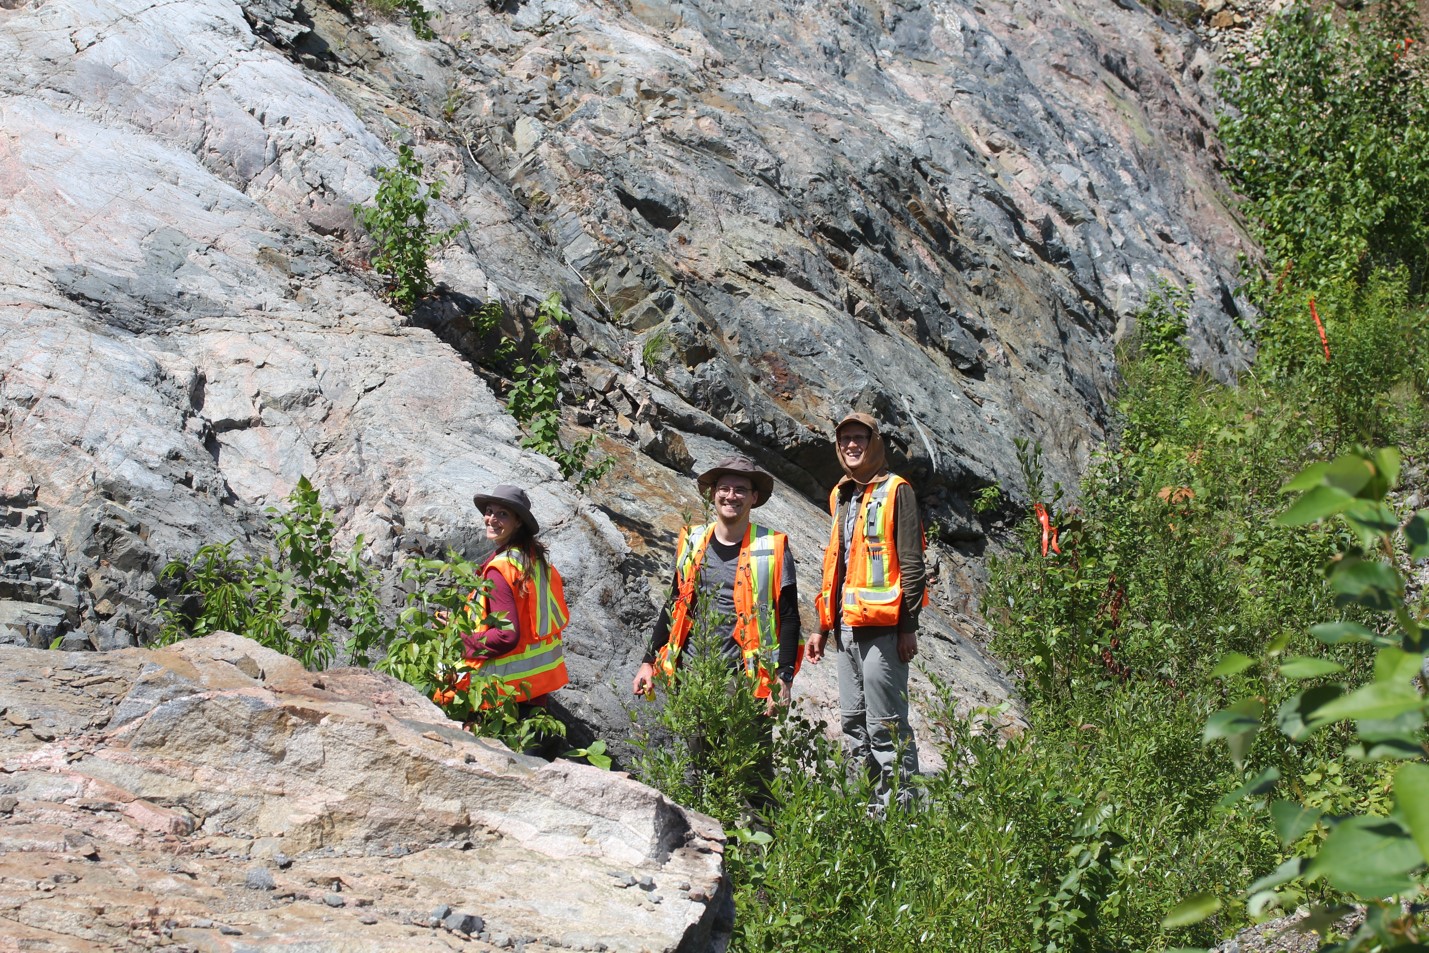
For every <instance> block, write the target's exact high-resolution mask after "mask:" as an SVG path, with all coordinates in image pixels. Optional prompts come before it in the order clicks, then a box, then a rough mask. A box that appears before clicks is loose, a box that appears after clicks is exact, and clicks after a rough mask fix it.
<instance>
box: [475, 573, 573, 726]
mask: <svg viewBox="0 0 1429 953" xmlns="http://www.w3.org/2000/svg"><path fill="white" fill-rule="evenodd" d="M526 562H527V559H526V554H525V553H523V552H522V551H521V550H519V549H516V548H515V547H512V548H510V549H506V550H503V551H502V552H500V553H497V554H496V555H495V556H493V557H491V559H490V560H488V561H487V563H486V566H483V567H482V572H483V573H485V572H486V570H487V568H490V567H495V568H496V570H497V572H499V573H501V578H503V579H505V580H506V582H507V584H508V585H510V586H511V591H512V592H514V593H515V594H516V617H517V620H518V623H519V626H520V630H521V637H520V639H519V640H518V641H517V643H516V647H515V648H513V649H512V650H511V651H510V652H507V653H506V654H505V655H498V656H496V657H494V658H488V659H470V660H468V661H467V663H466V664H467V665H468V666H470V667H471V668H473V669H475V670H476V671H477V672H479V673H480V674H482V675H495V676H496V677H497V678H499V679H501V681H502V683H503V684H504V685H505V693H506V694H509V695H514V696H515V698H516V700H517V701H518V702H524V701H529V700H530V699H532V698H538V697H540V696H541V695H545V694H546V693H548V692H553V691H555V690H556V689H558V688H560V687H561V686H562V685H564V684H566V682H568V681H570V678H569V676H567V674H566V654H565V649H564V647H563V646H562V645H561V630H562V629H564V628H565V627H566V623H567V621H569V619H570V611H569V610H568V609H567V608H566V591H565V585H564V584H563V583H562V581H561V574H560V573H559V572H557V571H556V567H555V566H552V565H550V564H549V563H547V562H546V561H545V560H537V561H536V565H535V568H534V569H533V570H531V571H529V572H528V571H527V569H526ZM472 596H473V598H472V601H471V605H470V606H469V607H468V611H469V612H471V614H472V618H474V619H476V620H477V621H478V622H479V621H480V620H482V619H484V618H486V615H487V612H488V605H487V597H486V593H485V592H473V593H472Z"/></svg>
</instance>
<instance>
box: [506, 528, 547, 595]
mask: <svg viewBox="0 0 1429 953" xmlns="http://www.w3.org/2000/svg"><path fill="white" fill-rule="evenodd" d="M505 548H506V549H519V550H521V553H522V554H523V555H524V556H525V557H526V565H525V566H524V567H522V569H521V583H522V586H523V587H524V586H525V583H526V580H527V579H528V578H530V575H531V570H532V569H533V568H535V566H536V563H537V562H543V563H544V562H546V544H545V543H542V542H541V541H540V540H539V539H537V538H536V534H535V533H533V532H531V527H529V526H527V525H526V524H525V523H524V522H523V523H520V524H519V525H518V526H517V527H516V532H515V533H512V534H511V539H510V540H508V541H507V543H506V546H505Z"/></svg>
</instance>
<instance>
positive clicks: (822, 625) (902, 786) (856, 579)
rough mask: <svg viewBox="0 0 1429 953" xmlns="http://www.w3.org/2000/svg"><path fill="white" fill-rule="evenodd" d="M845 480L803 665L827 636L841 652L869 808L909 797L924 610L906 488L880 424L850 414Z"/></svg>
mask: <svg viewBox="0 0 1429 953" xmlns="http://www.w3.org/2000/svg"><path fill="white" fill-rule="evenodd" d="M834 444H835V450H836V451H837V453H838V457H839V464H840V466H842V467H843V471H844V477H843V479H842V480H840V481H839V482H838V485H837V486H835V487H834V489H833V492H832V493H830V494H829V511H830V513H832V514H833V525H832V527H831V528H830V531H829V544H828V547H827V548H826V549H825V550H824V575H823V586H822V587H821V589H820V591H819V597H818V601H817V605H818V610H819V632H818V634H817V635H813V636H810V637H809V646H808V654H809V661H810V662H811V663H812V662H817V661H818V660H819V659H821V658H822V657H823V654H824V649H825V646H826V643H827V640H828V637H829V636H830V635H832V636H833V638H834V647H835V649H836V650H837V651H838V670H839V710H840V715H841V717H842V719H843V729H844V734H846V735H848V737H849V738H851V739H852V740H853V744H854V756H855V757H856V758H861V759H862V760H863V762H864V767H865V770H867V772H868V775H869V778H870V780H872V781H873V783H874V803H873V804H872V805H871V807H873V808H874V809H876V810H878V811H882V810H884V809H886V808H887V806H888V802H889V799H890V795H891V793H892V790H893V787H894V785H895V782H896V784H897V786H898V800H899V802H900V803H902V804H904V805H907V804H909V803H911V801H912V798H913V794H914V792H913V790H912V788H911V787H910V786H909V780H910V779H911V778H912V776H913V775H914V774H916V773H917V772H918V748H917V746H916V745H915V744H914V741H913V729H912V727H911V726H910V725H909V724H908V665H909V663H910V662H912V661H913V657H914V656H916V655H917V654H918V615H919V613H920V612H921V611H922V608H923V605H924V604H925V603H926V602H927V587H926V576H927V574H926V571H925V569H924V565H923V525H922V519H921V517H920V516H919V512H918V500H917V498H916V497H915V496H914V494H913V487H912V485H911V484H909V482H908V481H907V480H905V479H903V478H902V477H900V476H898V475H897V474H893V473H890V472H889V471H888V464H887V460H886V456H885V451H884V445H883V437H882V436H881V435H880V434H879V432H878V423H877V421H875V420H874V419H873V418H872V417H870V416H869V415H867V414H858V413H854V414H849V415H848V416H847V417H845V418H844V419H843V420H841V421H839V425H838V426H837V427H836V428H834Z"/></svg>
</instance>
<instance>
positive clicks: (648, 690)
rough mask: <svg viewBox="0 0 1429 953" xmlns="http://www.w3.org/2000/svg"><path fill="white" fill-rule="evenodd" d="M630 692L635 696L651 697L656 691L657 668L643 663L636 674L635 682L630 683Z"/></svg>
mask: <svg viewBox="0 0 1429 953" xmlns="http://www.w3.org/2000/svg"><path fill="white" fill-rule="evenodd" d="M630 691H631V692H632V693H633V694H635V695H650V694H653V693H654V691H655V666H653V665H651V664H650V663H649V662H641V663H640V668H639V670H638V671H636V673H635V681H633V682H631V683H630Z"/></svg>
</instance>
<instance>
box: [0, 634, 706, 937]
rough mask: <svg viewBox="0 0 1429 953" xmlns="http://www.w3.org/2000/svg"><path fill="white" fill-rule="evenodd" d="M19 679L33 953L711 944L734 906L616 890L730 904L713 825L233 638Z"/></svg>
mask: <svg viewBox="0 0 1429 953" xmlns="http://www.w3.org/2000/svg"><path fill="white" fill-rule="evenodd" d="M244 659H248V660H250V661H252V662H256V663H257V665H258V668H259V669H260V670H261V673H262V674H261V677H260V678H253V677H251V676H249V675H247V674H246V673H245V669H247V668H249V666H245V665H242V664H240V663H241V662H242V661H243V660H244ZM0 662H3V665H4V669H5V672H6V678H5V679H4V682H3V684H0V710H3V711H4V712H5V722H4V724H3V726H0V766H3V775H0V795H3V796H4V798H5V799H6V801H5V803H6V804H8V805H9V811H8V816H7V817H6V819H5V823H4V824H3V825H0V882H3V883H4V884H5V885H6V886H5V888H4V890H3V891H0V894H3V899H0V903H3V905H4V910H5V923H6V927H5V935H6V938H7V939H8V940H10V941H12V942H16V943H18V944H19V947H18V948H20V949H55V950H58V949H64V950H72V951H81V950H95V951H98V950H113V949H141V948H148V947H150V946H155V945H158V946H167V945H174V946H179V947H183V948H185V949H191V950H202V951H230V950H235V951H236V950H239V949H280V948H293V949H335V948H339V947H341V948H344V949H346V948H352V949H362V950H373V951H377V950H390V951H407V950H447V949H450V948H451V946H450V944H449V943H448V941H447V939H446V937H447V936H448V935H451V934H459V935H460V936H462V937H463V938H464V941H465V942H468V943H470V944H471V945H469V946H466V947H464V948H466V949H473V950H494V949H498V948H499V947H500V944H498V943H495V942H488V940H490V939H491V935H492V934H495V933H502V934H505V935H508V936H521V937H526V938H527V942H526V947H525V948H526V949H527V950H529V951H533V953H534V951H553V950H570V949H578V950H579V949H587V950H592V949H610V950H616V949H650V950H676V949H679V950H693V949H707V948H709V946H710V943H711V931H712V929H713V926H714V923H715V921H716V919H717V915H718V910H717V909H716V907H717V904H716V903H715V902H706V901H700V900H694V899H691V898H690V891H689V890H686V891H685V892H684V893H683V894H681V893H679V892H676V891H673V890H670V891H666V896H665V899H664V902H662V903H660V904H659V905H654V904H650V903H648V902H646V901H644V900H643V899H642V898H641V897H639V896H635V895H632V894H631V893H630V892H628V891H625V890H622V889H621V888H620V887H618V886H617V884H616V878H617V877H625V876H632V875H633V876H640V877H647V878H651V879H652V880H653V881H654V882H655V883H658V884H662V885H664V884H671V885H673V884H676V883H683V884H692V885H694V886H696V887H698V888H700V889H699V890H697V891H696V893H698V894H699V895H700V896H704V897H717V896H721V888H722V885H723V883H724V881H723V870H722V863H723V855H722V851H723V844H724V837H723V832H722V831H721V830H720V828H719V826H718V824H716V823H715V822H714V821H712V820H711V819H709V818H706V817H704V816H702V815H697V814H691V813H687V812H685V811H683V810H682V809H681V808H679V807H677V806H675V805H673V804H671V803H670V802H669V801H668V800H666V799H665V798H664V797H663V796H661V795H660V794H659V793H658V792H656V791H653V790H651V789H650V788H647V787H645V786H644V785H641V784H638V783H636V782H634V781H631V780H629V779H628V778H625V777H623V776H619V775H612V774H610V773H607V772H604V771H600V770H598V769H596V768H591V767H587V766H583V765H574V764H570V763H568V762H557V763H554V764H547V763H545V762H543V761H540V760H539V759H533V758H527V757H524V756H521V755H515V754H512V753H510V752H509V751H507V750H506V749H505V748H503V747H501V746H499V745H493V744H490V743H488V742H482V741H478V740H476V739H474V738H472V737H471V736H470V735H469V734H466V733H465V732H462V731H461V730H460V729H459V728H457V727H456V726H454V725H452V724H451V723H450V722H448V721H447V720H446V719H445V717H444V716H443V715H442V714H441V712H439V711H438V710H437V709H436V707H435V706H433V705H432V704H431V703H430V702H428V701H427V700H426V699H423V698H421V697H420V696H419V695H418V694H417V693H416V692H415V691H414V690H412V689H411V688H409V687H407V686H405V685H403V684H401V683H399V682H396V681H394V680H392V679H390V678H387V677H385V676H381V675H377V674H374V673H372V672H369V671H366V670H363V669H340V670H333V671H330V672H325V673H323V674H322V675H320V676H316V675H313V674H312V673H309V672H305V671H303V669H302V667H301V666H299V665H298V664H297V663H296V662H293V661H292V660H290V659H286V658H284V657H282V656H279V655H277V654H275V653H273V652H269V651H267V650H265V649H262V648H260V647H259V646H257V645H256V644H254V643H252V642H249V641H247V640H245V639H240V638H238V637H236V636H231V635H226V634H220V635H214V636H210V637H208V638H206V639H202V640H197V641H193V642H188V643H184V644H182V645H180V646H178V647H176V648H173V649H168V650H164V651H159V652H151V651H149V650H147V649H125V650H122V651H118V652H111V653H104V654H100V655H95V654H92V653H55V652H44V651H37V650H34V649H24V648H14V647H0ZM156 682H157V683H163V684H164V685H166V686H169V689H170V690H168V691H166V692H164V693H163V694H162V696H160V695H156V694H155V693H153V692H149V691H146V689H145V686H146V685H150V684H153V683H156ZM175 689H177V690H175ZM161 697H162V700H160V698H161ZM137 699H143V701H142V703H141V704H140V705H139V706H138V707H140V708H142V713H140V714H137V715H133V716H132V717H121V716H120V715H121V713H122V712H124V711H126V709H129V708H132V707H134V702H135V701H136V700H137ZM131 714H132V713H131ZM283 855H286V856H283ZM280 857H281V858H282V860H283V861H285V862H284V863H279V862H278V858H280ZM451 903H455V904H457V907H456V912H451V909H452V908H451V906H450V904H451ZM433 909H436V910H438V911H439V912H442V916H441V917H440V918H433V919H436V921H437V922H433V923H428V917H427V915H426V914H425V913H423V912H420V911H430V910H433ZM472 911H479V915H478V914H477V913H476V912H472ZM228 937H241V939H240V940H229V939H227V938H228ZM601 944H604V946H602V945H601Z"/></svg>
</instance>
